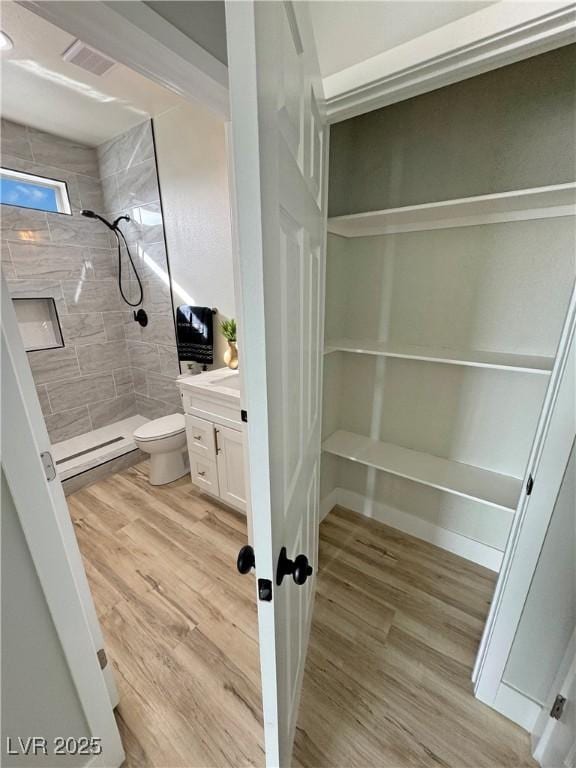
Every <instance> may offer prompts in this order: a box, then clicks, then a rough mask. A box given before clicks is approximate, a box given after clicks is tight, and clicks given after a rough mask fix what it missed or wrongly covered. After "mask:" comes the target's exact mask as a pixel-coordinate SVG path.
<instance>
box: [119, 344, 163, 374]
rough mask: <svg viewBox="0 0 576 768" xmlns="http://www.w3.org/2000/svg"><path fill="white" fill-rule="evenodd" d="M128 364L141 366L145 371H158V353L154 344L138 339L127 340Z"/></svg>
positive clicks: (134, 366)
mask: <svg viewBox="0 0 576 768" xmlns="http://www.w3.org/2000/svg"><path fill="white" fill-rule="evenodd" d="M127 347H128V354H129V356H130V365H131V366H132V367H133V368H143V369H145V370H147V371H156V372H160V355H159V354H158V348H157V347H156V345H155V344H146V343H144V342H138V341H128V342H127Z"/></svg>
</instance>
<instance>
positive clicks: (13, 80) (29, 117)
mask: <svg viewBox="0 0 576 768" xmlns="http://www.w3.org/2000/svg"><path fill="white" fill-rule="evenodd" d="M2 30H3V31H4V32H6V33H7V34H8V35H9V36H10V38H11V39H12V41H13V43H14V47H13V49H12V50H10V51H5V52H3V53H2V54H1V56H2V115H3V116H4V117H6V118H8V119H9V120H14V121H16V122H19V123H24V124H27V125H31V126H33V127H34V128H39V129H41V130H44V131H48V132H50V133H55V134H58V135H60V136H65V137H66V138H68V139H72V140H75V141H80V142H83V143H86V144H91V145H94V146H96V145H98V144H101V143H102V142H103V141H106V140H108V139H110V138H112V137H113V136H117V135H118V134H120V133H123V132H124V131H126V130H128V129H129V128H131V127H132V126H134V125H137V124H138V123H140V122H142V120H145V119H146V118H147V117H150V116H152V117H153V116H155V115H158V114H160V113H162V112H166V111H167V110H168V109H170V108H172V107H175V106H178V105H180V104H182V103H183V101H182V99H181V98H180V97H178V96H176V95H175V94H173V93H171V92H170V91H168V90H167V89H165V88H162V87H161V86H159V85H156V84H155V83H153V82H151V81H150V80H147V79H146V78H144V77H142V76H141V75H139V74H137V73H136V72H133V71H132V70H130V69H128V68H127V67H125V66H123V65H121V64H116V65H115V66H114V67H113V68H112V69H110V70H109V71H108V72H107V73H106V74H104V75H103V76H102V77H97V76H95V75H92V74H90V73H89V72H86V71H85V70H84V69H81V68H80V67H78V66H76V65H75V64H71V63H69V62H66V61H63V60H62V53H63V52H64V51H65V50H66V49H67V48H68V47H69V46H70V44H71V43H73V42H74V39H75V38H74V37H72V36H71V35H69V34H68V33H67V32H63V31H62V30H60V29H58V28H57V27H55V26H54V25H52V24H50V23H49V22H47V21H45V20H44V19H41V18H40V17H39V16H36V14H34V13H32V12H31V11H28V10H26V9H25V8H22V7H21V6H19V5H16V4H15V3H14V2H11V0H3V1H2Z"/></svg>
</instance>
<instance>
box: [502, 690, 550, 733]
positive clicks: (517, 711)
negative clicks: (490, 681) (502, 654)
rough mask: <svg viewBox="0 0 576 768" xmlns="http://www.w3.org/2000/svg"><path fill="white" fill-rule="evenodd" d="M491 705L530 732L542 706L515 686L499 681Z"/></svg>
mask: <svg viewBox="0 0 576 768" xmlns="http://www.w3.org/2000/svg"><path fill="white" fill-rule="evenodd" d="M492 707H493V708H494V709H495V710H496V711H497V712H500V714H501V715H504V717H507V718H508V719H509V720H512V722H513V723H516V725H519V726H520V727H521V728H524V730H526V731H528V733H532V731H533V730H534V726H535V725H536V721H537V720H538V717H539V716H540V713H541V711H542V707H541V706H540V704H538V703H537V702H535V701H533V700H532V699H529V698H528V696H525V695H524V694H523V693H520V691H517V690H516V688H512V686H510V685H506V683H500V686H499V687H498V693H497V694H496V699H495V700H494V704H492Z"/></svg>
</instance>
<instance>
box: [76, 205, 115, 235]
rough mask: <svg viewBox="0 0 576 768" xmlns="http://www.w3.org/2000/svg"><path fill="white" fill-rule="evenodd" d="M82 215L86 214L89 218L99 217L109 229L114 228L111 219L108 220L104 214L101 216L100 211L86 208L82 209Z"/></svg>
mask: <svg viewBox="0 0 576 768" xmlns="http://www.w3.org/2000/svg"><path fill="white" fill-rule="evenodd" d="M80 213H81V214H82V216H86V218H87V219H98V221H101V222H102V223H103V224H106V226H107V227H108V229H112V230H113V229H114V225H113V224H110V222H109V221H107V220H106V219H105V218H104V217H103V216H100V215H99V214H98V213H94V211H89V210H86V209H85V208H84V209H82V210H81V211H80Z"/></svg>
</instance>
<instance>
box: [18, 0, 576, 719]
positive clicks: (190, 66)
mask: <svg viewBox="0 0 576 768" xmlns="http://www.w3.org/2000/svg"><path fill="white" fill-rule="evenodd" d="M17 2H19V3H20V4H21V5H23V6H24V7H27V8H29V9H30V10H32V11H34V12H35V13H37V14H38V15H39V16H41V17H43V18H45V19H47V20H48V21H51V22H52V23H54V24H56V25H57V26H59V27H60V28H61V29H64V30H66V31H68V32H70V33H72V34H75V35H80V36H81V37H82V39H83V41H84V42H86V43H87V44H89V45H92V46H94V47H96V48H99V49H100V50H101V51H102V52H103V53H106V54H108V55H109V56H111V57H112V58H114V59H116V60H117V61H120V62H122V63H124V64H125V65H126V66H129V67H131V68H132V69H135V70H136V71H137V72H140V73H141V74H142V75H144V76H145V77H148V78H149V79H150V80H152V81H154V82H156V83H158V84H160V85H163V86H164V87H167V88H169V89H170V90H172V91H174V92H176V93H178V94H180V95H181V96H182V97H184V98H186V99H188V100H190V101H193V102H194V101H196V102H200V103H202V104H203V105H204V106H207V107H208V108H210V109H212V110H213V111H214V112H216V113H217V114H219V115H221V116H222V118H223V120H224V121H225V122H227V121H228V120H229V106H228V71H227V67H225V66H224V65H223V64H221V62H218V61H217V60H216V59H215V58H214V57H212V56H211V55H210V54H208V53H207V52H206V51H205V50H204V49H202V48H201V47H200V46H198V45H197V44H196V43H194V42H193V41H192V40H191V39H189V38H187V37H186V36H185V35H183V34H182V33H181V32H180V31H179V30H177V29H176V28H175V27H173V25H171V24H169V23H168V22H165V21H164V20H163V19H162V18H161V17H160V16H158V14H156V13H154V12H153V11H151V9H149V8H147V7H146V6H144V5H143V4H142V3H133V4H132V5H133V6H134V7H133V9H132V10H131V12H130V14H129V16H121V15H120V14H119V13H118V12H117V11H115V10H114V9H113V8H112V7H111V5H110V4H109V3H106V2H102V0H94V2H92V3H90V4H85V3H79V2H66V1H62V0H60V1H58V2H52V3H48V4H47V3H44V2H42V0H17ZM88 5H89V6H90V8H88ZM553 10H554V11H555V12H558V14H559V15H558V17H556V16H554V19H553V20H554V23H555V24H556V22H558V25H557V26H554V25H552V27H553V28H552V31H551V34H550V39H551V41H552V42H551V44H549V48H548V47H547V49H553V48H558V47H561V46H562V45H564V44H566V40H565V37H564V34H565V21H566V20H565V15H566V14H570V13H572V10H573V7H572V4H570V5H568V4H567V3H565V2H558V1H557V0H556V2H555V3H554V8H553ZM544 21H545V22H546V23H548V14H547V15H545V16H542V15H541V14H536V18H532V17H531V18H530V19H528V23H527V24H526V26H525V27H522V28H521V29H518V28H516V27H514V25H513V24H512V28H511V29H508V28H506V29H505V30H503V31H501V34H500V35H499V36H498V37H497V39H496V42H497V43H498V44H501V43H502V42H503V41H504V42H505V41H506V39H507V35H508V34H510V33H512V32H516V33H518V34H519V37H520V41H517V44H516V45H515V58H514V60H519V59H522V58H526V57H527V56H531V55H535V54H534V49H533V48H530V46H531V45H532V44H533V42H534V40H533V37H532V35H533V33H534V30H535V29H537V28H538V24H540V23H541V22H544ZM544 32H546V34H548V33H549V32H550V30H549V29H548V27H546V29H545V30H544ZM571 34H573V32H571ZM480 42H484V39H482V40H481V41H480ZM538 42H539V39H538ZM547 45H548V43H547ZM170 46H172V48H171V47H170ZM128 49H131V52H130V54H129V55H128V54H127V50H128ZM498 50H499V49H498ZM526 51H528V52H527V53H526ZM470 56H472V58H473V56H474V47H473V46H472V47H471V48H470V50H469V51H468V52H467V54H466V55H465V56H463V57H462V58H461V60H459V61H458V63H457V66H456V67H455V68H454V69H453V72H452V75H453V76H452V77H451V79H450V82H458V81H461V80H465V79H467V77H469V76H471V75H470V74H468V73H467V72H468V68H469V66H470ZM506 63H510V61H506ZM424 64H425V63H423V66H424ZM499 66H501V59H500V58H499V57H498V56H494V57H492V58H491V60H490V62H489V64H488V65H486V66H485V67H484V69H483V71H488V70H491V69H495V68H498V67H499ZM456 74H458V75H459V76H455V75H456ZM473 74H478V72H474V73H473ZM411 84H412V83H411V81H410V82H407V83H404V84H403V87H401V88H399V89H398V90H397V91H396V92H395V95H394V98H392V99H389V100H388V99H387V100H386V101H385V102H382V103H380V102H379V103H378V104H376V105H373V106H369V94H368V93H366V94H363V97H364V98H363V99H361V100H360V101H358V100H357V101H355V104H356V107H355V109H354V111H353V113H352V112H351V113H350V114H348V113H347V114H345V113H344V112H343V111H340V112H336V110H334V109H332V110H331V114H329V117H328V120H329V122H332V123H333V122H338V121H339V120H342V119H346V118H347V117H349V116H352V114H354V115H356V114H361V113H364V112H366V111H369V110H370V109H375V108H379V107H380V106H383V104H384V103H385V104H391V103H394V102H397V101H401V100H403V99H405V98H409V97H410V96H413V95H414V93H413V92H411V91H410V87H411ZM445 84H446V83H441V85H445ZM441 85H440V86H439V85H438V84H434V85H433V86H432V87H433V88H437V87H441ZM427 90H431V88H425V87H422V88H420V89H419V90H418V93H424V92H426V91H427ZM338 98H339V97H338ZM358 105H359V106H358ZM230 133H231V131H230V126H229V124H227V126H226V134H227V138H228V142H229V146H230V148H231V150H232V147H231V141H230V138H231V137H230ZM228 161H229V184H230V190H231V209H232V243H233V253H234V259H233V261H234V276H235V281H236V285H238V274H239V272H238V270H239V269H240V268H241V267H240V265H239V259H238V236H237V230H236V219H235V215H234V214H235V211H236V200H235V199H234V183H233V177H232V175H231V174H230V170H231V163H230V157H229V159H228ZM238 293H239V292H238V290H237V291H236V301H237V302H238ZM236 311H237V314H238V316H241V315H242V309H241V306H239V305H238V303H237V309H236ZM575 326H576V294H574V293H573V295H572V298H571V301H570V306H569V310H568V313H567V317H566V322H565V325H564V328H563V331H562V336H561V339H560V343H559V346H558V351H557V356H556V362H555V365H554V369H553V371H552V375H551V379H550V383H549V386H548V390H547V393H546V396H545V400H544V405H543V408H542V412H541V415H540V419H539V423H538V427H537V431H536V437H535V440H534V443H533V447H532V451H531V454H530V458H529V461H528V465H527V470H526V475H525V482H524V484H523V489H522V492H521V496H520V500H519V504H518V508H517V512H516V515H515V518H514V522H513V526H512V529H511V532H510V535H509V537H508V542H507V545H506V549H505V552H504V556H503V561H502V566H501V570H500V573H499V577H498V581H497V584H496V590H495V593H494V598H493V601H492V605H491V609H490V613H489V615H488V619H487V621H486V625H485V628H484V633H483V636H482V640H481V643H480V647H479V650H478V654H477V657H476V663H475V667H474V671H473V675H472V680H473V682H474V685H475V687H474V692H475V695H476V696H477V698H479V699H480V700H481V701H483V702H485V703H486V704H488V705H490V706H492V707H494V703H495V700H496V696H497V693H498V688H499V687H500V684H501V681H502V675H503V673H504V668H505V666H506V661H507V659H508V655H509V652H510V649H511V647H512V643H513V640H514V635H515V633H516V629H517V627H518V624H519V621H520V617H521V614H522V610H523V607H524V603H525V600H526V596H527V594H528V590H529V587H530V582H531V579H532V576H533V573H534V570H535V568H536V564H537V560H538V554H539V552H540V549H541V547H542V544H543V541H544V535H545V528H544V529H543V530H541V529H538V526H537V525H536V523H537V521H535V520H532V519H531V518H530V516H529V515H527V511H528V506H529V504H528V503H529V497H528V496H527V494H526V480H527V478H528V477H529V475H530V474H532V475H533V476H534V474H535V472H536V468H537V467H538V464H539V462H540V459H541V456H542V451H543V445H544V439H545V437H546V433H547V430H548V428H549V426H550V420H551V416H552V412H553V409H554V405H555V404H556V401H557V398H558V390H559V387H560V383H561V378H562V373H563V372H564V370H565V367H566V361H567V353H568V348H569V346H570V341H571V339H572V337H573V335H574V330H575ZM240 333H242V330H241V329H240ZM240 342H241V339H240ZM241 379H242V383H243V386H244V384H245V382H244V376H243V375H242V371H241ZM244 391H245V392H246V389H244ZM565 426H566V429H568V428H569V427H568V426H567V425H565ZM247 434H249V430H247ZM247 442H248V441H247ZM261 450H262V446H258V450H257V451H255V452H252V453H253V455H252V460H253V461H258V455H259V452H260V451H261ZM250 453H251V451H250V450H249V449H248V447H247V448H246V449H245V459H246V461H245V465H246V476H247V478H248V464H249V461H250ZM247 488H248V486H247ZM247 492H248V491H247ZM253 492H254V491H253ZM256 492H258V491H257V490H256ZM552 501H554V500H552ZM552 509H553V503H552V504H551V505H550V514H551V512H552ZM248 531H249V537H250V540H252V525H251V518H250V512H248Z"/></svg>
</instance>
